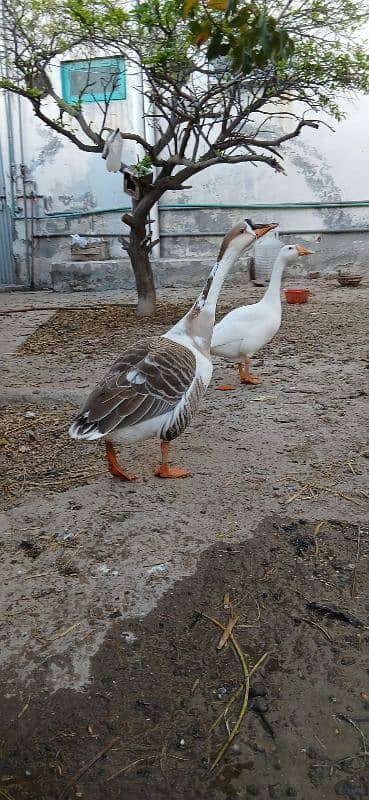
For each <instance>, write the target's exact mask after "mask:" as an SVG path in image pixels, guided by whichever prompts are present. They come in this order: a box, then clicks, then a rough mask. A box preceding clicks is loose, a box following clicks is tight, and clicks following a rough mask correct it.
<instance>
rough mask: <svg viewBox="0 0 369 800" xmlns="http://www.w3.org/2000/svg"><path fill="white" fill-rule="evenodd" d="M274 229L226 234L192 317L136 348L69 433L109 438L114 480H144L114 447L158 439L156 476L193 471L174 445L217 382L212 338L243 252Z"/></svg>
mask: <svg viewBox="0 0 369 800" xmlns="http://www.w3.org/2000/svg"><path fill="white" fill-rule="evenodd" d="M274 227H275V225H266V224H265V225H258V226H256V225H255V226H252V223H250V221H247V222H246V221H245V222H242V223H240V224H238V225H235V226H234V227H233V228H232V230H231V231H230V232H229V233H228V234H227V235H226V236H225V237H224V239H223V242H222V244H221V247H220V251H219V255H218V259H217V262H216V264H215V266H214V268H213V269H212V271H211V273H210V275H209V277H208V279H207V282H206V284H205V286H204V288H203V290H202V292H201V294H200V295H199V297H198V299H197V300H196V302H195V303H194V305H193V306H192V308H191V309H190V311H189V312H188V313H187V314H186V316H185V317H183V318H182V319H181V320H180V321H179V322H177V324H176V325H174V326H173V327H172V328H171V329H170V330H169V331H168V332H167V333H165V334H164V335H163V336H158V337H154V338H152V339H149V340H146V341H139V342H137V344H135V345H132V347H129V348H128V349H127V350H126V351H125V352H124V353H123V355H122V356H120V358H118V360H117V361H115V363H114V364H113V365H112V367H111V369H110V370H109V372H108V373H107V375H106V376H105V378H104V379H103V380H102V382H101V383H100V384H98V386H97V387H96V388H95V389H94V390H93V391H92V392H91V394H90V396H89V397H88V398H87V400H86V402H85V404H84V405H83V406H82V408H81V410H80V411H79V413H78V415H77V417H76V419H75V420H74V422H73V423H72V425H71V426H70V428H69V435H70V436H71V437H72V438H73V439H86V440H88V441H94V440H95V439H102V438H105V445H106V457H107V460H108V465H109V471H110V472H111V474H112V475H115V476H116V477H118V478H122V479H124V480H134V479H135V478H137V475H130V474H129V473H128V472H126V470H124V469H122V467H121V466H120V465H119V463H118V461H117V458H116V455H115V451H114V447H113V442H137V441H140V440H142V439H148V438H150V437H152V436H158V437H159V438H160V439H161V455H162V462H161V464H160V466H159V467H158V469H157V470H156V471H155V475H158V476H159V477H161V478H185V477H187V476H188V475H190V472H189V471H188V470H186V469H181V468H180V467H170V466H169V464H168V451H169V446H170V442H171V440H172V439H175V438H176V437H177V436H179V435H180V434H181V433H182V432H183V431H184V430H185V428H186V427H187V425H188V424H189V422H190V421H191V419H192V417H193V415H194V413H195V412H196V411H197V407H198V405H199V402H200V400H201V397H202V396H203V394H204V392H205V391H206V389H207V386H208V384H209V382H210V378H211V375H212V371H213V367H212V363H211V359H210V340H211V335H212V331H213V326H214V318H215V307H216V302H217V299H218V295H219V292H220V289H221V287H222V284H223V281H224V279H225V277H226V275H227V273H228V271H229V269H230V268H231V266H232V264H233V263H234V262H235V261H236V259H237V258H238V257H239V256H240V255H241V253H242V252H243V251H244V250H247V249H248V248H249V247H251V246H252V245H253V243H254V241H255V239H256V238H259V237H260V236H263V235H264V234H265V233H268V231H269V230H271V229H272V228H274Z"/></svg>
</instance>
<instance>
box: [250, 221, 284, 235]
mask: <svg viewBox="0 0 369 800" xmlns="http://www.w3.org/2000/svg"><path fill="white" fill-rule="evenodd" d="M277 227H278V224H277V222H271V223H270V224H267V223H266V222H263V223H262V224H260V225H259V224H258V223H256V222H255V223H253V224H252V228H253V231H254V233H255V236H256V238H257V239H261V237H262V236H265V234H266V233H269V231H272V230H274V228H277Z"/></svg>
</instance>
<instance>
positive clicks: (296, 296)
mask: <svg viewBox="0 0 369 800" xmlns="http://www.w3.org/2000/svg"><path fill="white" fill-rule="evenodd" d="M284 295H285V298H286V300H287V303H307V301H308V299H309V295H310V291H309V289H285V290H284Z"/></svg>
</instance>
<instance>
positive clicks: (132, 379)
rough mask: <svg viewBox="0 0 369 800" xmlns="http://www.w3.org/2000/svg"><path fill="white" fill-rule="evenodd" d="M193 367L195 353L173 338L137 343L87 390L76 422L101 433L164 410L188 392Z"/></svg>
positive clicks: (104, 433)
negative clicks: (89, 392)
mask: <svg viewBox="0 0 369 800" xmlns="http://www.w3.org/2000/svg"><path fill="white" fill-rule="evenodd" d="M195 369H196V359H195V356H194V354H193V353H192V352H191V351H190V350H188V349H187V348H186V347H183V346H182V345H180V344H177V343H176V342H172V341H170V340H169V339H165V338H164V337H163V338H160V339H155V340H150V341H149V342H146V343H145V342H140V343H138V344H137V345H136V346H135V347H132V348H129V350H127V351H126V352H125V353H123V355H122V356H121V357H120V358H118V359H117V361H115V363H114V364H113V366H112V368H111V370H110V371H109V372H108V374H107V375H106V376H105V378H104V380H103V381H102V382H101V383H100V384H99V385H98V386H97V387H96V389H94V390H93V392H91V394H90V396H89V397H88V399H87V401H86V403H85V405H84V406H83V408H82V409H81V411H80V412H79V415H78V418H77V422H79V423H80V424H81V423H82V421H83V425H84V428H85V431H86V433H87V432H88V430H89V431H91V430H92V429H95V430H96V431H98V432H99V434H100V435H102V436H104V435H106V434H107V433H109V432H110V431H112V430H114V428H116V427H117V426H119V427H128V426H131V425H137V424H138V423H140V422H144V421H145V420H147V419H152V418H153V417H157V416H159V415H160V414H165V413H166V412H169V411H171V410H173V409H174V408H175V406H176V405H177V403H179V401H180V400H181V399H182V398H183V396H184V395H185V393H186V392H187V391H188V389H189V388H190V386H191V384H192V382H193V380H194V378H195ZM87 429H88V430H87Z"/></svg>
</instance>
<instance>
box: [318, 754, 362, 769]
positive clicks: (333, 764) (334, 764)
mask: <svg viewBox="0 0 369 800" xmlns="http://www.w3.org/2000/svg"><path fill="white" fill-rule="evenodd" d="M366 755H367V754H366V753H354V755H353V756H345V757H344V758H339V759H338V761H326V762H325V763H323V764H312V765H311V766H312V767H315V768H316V767H325V768H326V769H328V768H329V769H334V767H338V766H339V765H340V764H344V763H346V762H347V761H354V760H355V758H365V756H366Z"/></svg>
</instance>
